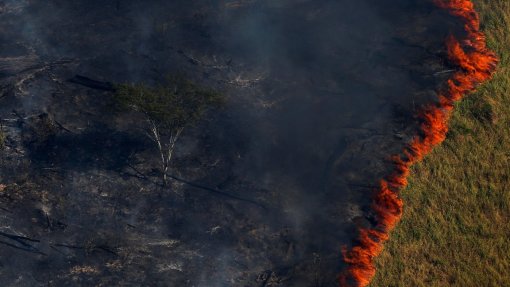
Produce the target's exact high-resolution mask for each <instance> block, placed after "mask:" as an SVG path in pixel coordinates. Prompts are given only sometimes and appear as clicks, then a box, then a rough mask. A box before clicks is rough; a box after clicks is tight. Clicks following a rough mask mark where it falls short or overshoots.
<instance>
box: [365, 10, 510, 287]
mask: <svg viewBox="0 0 510 287" xmlns="http://www.w3.org/2000/svg"><path fill="white" fill-rule="evenodd" d="M474 2H475V5H476V7H477V10H478V12H479V13H480V16H481V19H482V25H483V26H482V29H483V31H484V32H485V33H486V35H487V37H488V44H489V47H490V48H491V49H493V50H494V51H496V53H497V54H498V56H499V57H500V60H501V62H500V64H499V67H498V70H497V73H496V74H495V76H494V78H493V79H492V80H491V81H490V82H487V83H486V84H484V85H483V86H482V87H480V88H479V89H478V91H477V92H476V93H474V94H471V95H469V96H468V97H467V98H465V99H464V100H462V102H460V103H459V104H457V106H456V111H455V112H454V114H453V117H452V119H451V122H450V127H451V128H450V132H449V134H448V138H447V140H446V141H445V142H444V143H443V144H442V145H441V146H439V147H437V148H436V149H435V150H434V151H433V152H432V153H431V154H430V155H429V156H427V157H426V159H425V160H424V161H423V162H422V163H420V164H418V165H416V166H414V168H413V171H412V174H411V177H410V184H409V186H408V187H407V188H406V189H405V190H403V191H402V197H403V199H404V200H405V210H404V215H403V218H402V221H401V222H400V223H399V225H398V226H397V227H396V229H395V230H394V231H393V232H392V233H391V239H390V240H389V241H388V242H387V243H386V245H385V250H384V252H383V253H382V255H381V256H380V257H379V258H377V260H376V265H377V269H378V272H377V275H376V277H375V278H374V280H373V282H372V284H371V286H372V287H374V286H413V287H414V286H427V287H428V286H441V287H444V286H462V287H470V286H498V287H500V286H510V1H508V0H476V1H474Z"/></svg>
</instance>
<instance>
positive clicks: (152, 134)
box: [114, 77, 224, 185]
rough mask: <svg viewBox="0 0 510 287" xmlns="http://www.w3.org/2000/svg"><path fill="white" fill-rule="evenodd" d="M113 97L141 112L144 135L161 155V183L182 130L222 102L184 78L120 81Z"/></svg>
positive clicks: (215, 95)
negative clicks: (151, 84)
mask: <svg viewBox="0 0 510 287" xmlns="http://www.w3.org/2000/svg"><path fill="white" fill-rule="evenodd" d="M114 99H115V101H116V103H118V104H119V105H120V106H121V107H124V108H128V109H131V110H133V111H136V112H139V113H141V114H143V115H144V117H145V120H146V122H147V124H146V126H147V129H146V134H147V136H148V137H149V138H150V139H151V140H152V141H153V142H154V143H155V145H156V147H157V148H158V151H159V154H160V158H161V168H162V176H163V183H164V184H165V185H166V184H168V169H169V168H170V164H171V161H172V156H173V153H174V150H175V147H176V143H177V141H178V140H179V138H180V136H181V134H182V132H183V130H184V129H185V128H186V127H188V126H190V125H193V124H194V123H196V122H197V121H198V120H200V119H201V118H202V117H203V115H204V114H205V112H206V111H207V110H208V109H209V108H212V107H218V106H219V105H221V104H222V103H223V102H224V97H223V95H222V94H220V93H218V92H216V91H213V90H211V89H208V88H204V87H201V86H199V85H197V84H195V83H193V82H192V81H190V80H187V79H185V78H183V77H170V78H168V80H167V81H166V82H165V83H164V84H162V85H159V86H156V87H149V86H147V85H145V84H122V85H118V86H117V87H116V92H115V94H114Z"/></svg>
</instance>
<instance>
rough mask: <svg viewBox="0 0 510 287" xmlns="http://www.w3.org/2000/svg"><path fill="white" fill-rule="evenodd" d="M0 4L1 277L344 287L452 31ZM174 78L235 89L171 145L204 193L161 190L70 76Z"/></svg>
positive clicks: (199, 8) (322, 11)
mask: <svg viewBox="0 0 510 287" xmlns="http://www.w3.org/2000/svg"><path fill="white" fill-rule="evenodd" d="M0 8H1V10H0V11H1V13H2V14H1V16H0V27H1V33H0V34H1V35H0V38H1V39H2V40H1V43H0V45H1V48H0V57H1V59H0V69H1V71H0V75H2V76H1V77H2V78H1V79H0V81H1V83H2V87H3V90H4V91H3V95H4V96H3V98H2V101H3V102H2V106H1V107H0V110H1V113H2V115H1V117H2V119H3V125H4V129H5V131H6V135H7V139H6V148H5V149H4V151H3V152H2V165H1V168H2V174H1V178H2V182H3V183H4V184H6V185H7V187H6V188H5V190H4V191H3V193H2V201H1V202H2V208H5V209H2V211H1V212H2V213H3V214H2V228H1V230H0V231H1V232H3V233H5V235H0V237H2V236H3V241H2V244H1V245H0V248H1V249H2V254H3V255H4V256H2V258H0V263H1V264H2V266H3V267H2V271H1V273H0V281H1V282H2V283H3V285H4V286H24V285H29V286H39V285H41V286H42V285H48V284H50V285H51V284H54V285H55V286H62V285H81V286H89V285H90V286H95V285H112V284H114V285H121V286H136V285H149V286H277V285H279V286H334V285H335V284H336V283H335V278H336V274H337V273H338V272H339V270H341V268H342V264H341V255H340V247H341V246H342V245H343V244H347V245H348V244H350V243H351V240H352V239H353V238H354V237H355V235H356V234H355V227H356V226H357V225H367V224H370V213H369V212H367V210H366V209H365V207H366V206H367V204H368V203H369V200H370V194H371V186H373V185H375V184H376V181H377V180H378V179H379V178H381V177H382V176H383V175H384V174H385V173H386V172H387V170H388V169H389V168H390V167H389V166H388V165H389V162H388V161H387V156H388V155H391V154H393V153H396V152H398V151H400V150H401V148H402V145H403V144H405V142H406V141H407V140H408V139H409V135H412V134H414V131H415V129H416V127H417V124H418V123H417V122H416V120H415V119H414V118H413V114H414V112H415V111H416V110H417V109H418V108H419V107H420V105H422V104H423V103H425V102H428V101H430V100H432V99H433V98H434V97H435V94H434V92H433V90H434V89H435V88H436V87H437V86H438V85H439V84H441V82H442V81H444V79H445V77H446V76H447V75H445V74H444V73H438V72H442V71H444V70H447V69H448V67H445V64H444V60H443V54H444V49H443V39H444V37H445V36H446V35H447V33H448V27H450V26H451V25H449V24H448V23H449V21H450V20H449V18H447V17H446V16H445V15H444V14H443V13H442V12H440V11H437V9H435V8H434V7H433V6H432V5H431V4H430V3H426V1H404V0H402V1H397V0H394V1H390V0H385V1H371V0H365V1H347V0H342V1H327V0H321V1H317V0H314V1H306V0H302V1H290V0H289V1H284V0H282V1H262V0H260V1H156V0H152V1H143V2H141V1H108V2H105V1H63V0H61V1H59V0H51V1H20V2H18V1H3V2H2V5H0ZM447 24H448V25H447ZM172 73H184V74H186V75H187V76H189V77H190V78H192V79H194V80H195V81H197V82H199V83H201V84H203V85H207V86H210V87H214V88H216V89H218V90H220V91H222V92H223V93H225V94H226V95H227V98H228V100H227V104H226V107H225V108H224V109H222V110H216V111H213V112H211V113H209V114H208V117H207V119H205V120H204V121H203V122H201V123H200V124H199V125H197V126H196V127H193V128H189V129H188V130H186V131H185V136H184V138H183V139H182V141H181V142H180V143H179V146H178V151H177V158H176V160H175V161H174V165H173V171H172V173H173V174H174V175H175V176H177V177H179V178H183V179H186V180H187V181H191V182H193V183H195V187H193V186H192V185H189V184H183V183H182V182H174V184H173V185H172V186H171V188H163V187H161V186H160V185H159V184H158V180H159V179H158V172H157V170H155V168H156V167H157V166H158V164H157V160H158V159H157V157H156V154H155V151H154V149H153V147H152V145H151V142H150V141H149V140H147V139H145V138H144V137H143V133H142V132H141V129H142V128H143V124H142V123H141V121H140V120H139V119H137V118H136V117H133V116H132V115H127V114H119V113H112V112H111V110H110V108H111V107H110V106H109V103H110V101H109V100H108V99H109V97H111V95H110V93H109V92H105V91H101V90H95V89H91V88H90V87H86V86H81V85H77V84H76V83H73V82H70V81H69V79H71V78H73V77H75V76H76V75H81V76H86V77H89V78H91V79H94V80H97V81H103V82H114V83H119V82H146V83H148V84H155V83H158V82H161V81H162V80H163V79H164V77H165V76H166V75H167V74H172ZM13 111H14V112H13ZM197 185H200V186H202V187H204V186H206V187H208V188H209V189H204V188H196V186H197ZM215 191H219V192H215ZM254 202H255V204H254ZM3 233H2V234H3ZM13 236H14V237H13ZM15 236H22V237H23V238H25V239H22V238H19V237H15Z"/></svg>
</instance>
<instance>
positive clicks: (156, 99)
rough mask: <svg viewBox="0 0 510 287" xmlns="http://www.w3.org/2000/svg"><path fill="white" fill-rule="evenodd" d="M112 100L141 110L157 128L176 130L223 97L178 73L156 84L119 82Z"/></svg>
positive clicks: (199, 116) (221, 100) (191, 121)
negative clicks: (152, 85) (151, 85)
mask: <svg viewBox="0 0 510 287" xmlns="http://www.w3.org/2000/svg"><path fill="white" fill-rule="evenodd" d="M114 97H115V99H116V101H117V102H118V103H119V104H120V105H121V106H122V107H124V108H129V109H133V110H135V111H137V112H140V113H143V114H144V115H145V116H146V117H147V118H148V119H149V120H151V121H153V123H154V124H155V125H156V126H157V127H158V129H160V130H161V131H163V130H169V131H173V130H178V129H182V128H184V127H185V126H187V125H191V124H194V123H196V122H197V121H198V120H199V119H200V118H201V117H202V116H203V115H204V113H205V111H206V110H207V109H208V108H211V107H218V106H220V105H221V104H222V103H223V102H224V96H223V95H222V94H221V93H219V92H217V91H214V90H212V89H209V88H205V87H202V86H199V85H197V84H195V83H194V82H192V81H191V80H188V79H186V78H184V77H182V76H173V77H168V79H167V80H166V81H165V82H164V83H163V84H160V85H157V86H155V87H150V86H148V85H146V84H143V83H142V84H120V85H117V86H116V92H115V95H114Z"/></svg>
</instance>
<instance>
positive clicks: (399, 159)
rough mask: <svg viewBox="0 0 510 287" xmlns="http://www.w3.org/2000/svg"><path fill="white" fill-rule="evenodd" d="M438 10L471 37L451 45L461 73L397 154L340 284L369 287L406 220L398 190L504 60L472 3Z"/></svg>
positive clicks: (456, 0) (447, 3) (449, 1)
mask: <svg viewBox="0 0 510 287" xmlns="http://www.w3.org/2000/svg"><path fill="white" fill-rule="evenodd" d="M432 1H433V2H434V3H435V4H436V5H437V6H438V7H440V8H443V9H446V10H448V11H449V13H450V14H451V15H454V16H456V17H459V18H460V19H461V20H462V21H463V23H464V29H465V32H466V35H465V37H464V39H463V40H462V41H459V40H458V39H456V38H455V37H453V36H450V37H448V39H447V41H446V45H447V50H448V59H449V60H450V62H451V63H452V64H454V65H456V66H457V67H458V71H457V72H456V73H455V74H454V75H453V76H452V77H451V78H450V79H449V80H448V82H447V84H446V86H445V87H444V88H443V89H442V90H441V91H440V92H439V93H438V102H437V103H434V104H430V105H428V106H426V107H425V108H424V109H423V110H422V113H421V115H420V117H421V120H422V124H421V127H420V134H419V135H417V136H415V137H414V139H413V140H412V141H411V142H410V143H409V144H408V145H407V147H406V148H405V149H404V151H403V152H402V154H401V155H398V156H394V157H393V161H394V165H395V168H394V171H393V173H392V174H391V175H389V176H388V177H386V178H385V179H383V180H381V182H380V184H379V188H378V189H377V190H376V191H375V195H374V198H373V201H372V205H371V207H372V209H373V211H374V212H375V216H376V220H377V225H376V226H375V227H373V228H368V229H367V228H363V229H360V230H359V238H358V240H357V242H356V244H355V245H354V246H353V247H352V248H351V249H346V248H344V249H343V250H342V254H343V257H344V262H345V263H347V265H348V267H347V269H346V271H345V272H344V273H343V274H341V275H340V277H339V281H340V286H362V287H363V286H367V285H368V284H369V283H370V280H371V279H372V277H373V276H374V275H375V272H376V270H375V267H374V263H373V260H374V258H375V257H376V256H378V255H379V254H380V253H381V251H382V249H383V243H384V241H386V240H387V239H388V237H389V232H390V231H391V230H392V229H393V227H394V226H395V224H397V223H398V221H399V220H400V218H401V216H402V206H403V202H402V200H401V199H400V198H399V196H398V191H399V190H400V189H402V188H403V187H405V186H406V185H407V176H408V175H409V169H410V167H411V166H412V165H413V164H415V163H416V162H418V161H420V160H421V159H423V157H424V156H425V155H426V154H427V153H429V152H430V151H431V150H432V149H433V147H434V146H436V145H438V144H440V143H441V142H442V141H443V140H444V139H445V138H446V133H447V132H448V119H449V116H450V113H451V110H452V109H453V104H454V102H455V101H458V100H460V99H461V98H462V97H463V96H464V95H466V94H467V93H469V92H471V91H473V90H474V89H475V87H476V86H477V84H480V83H481V82H483V81H486V80H488V79H489V78H491V76H492V73H493V71H494V69H495V67H496V64H497V62H498V60H497V57H496V56H495V54H494V53H493V52H491V51H490V50H489V49H488V48H487V46H486V42H485V35H484V34H483V33H482V32H481V31H480V19H479V16H478V14H477V13H476V11H475V9H474V5H473V3H472V2H471V0H432Z"/></svg>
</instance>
